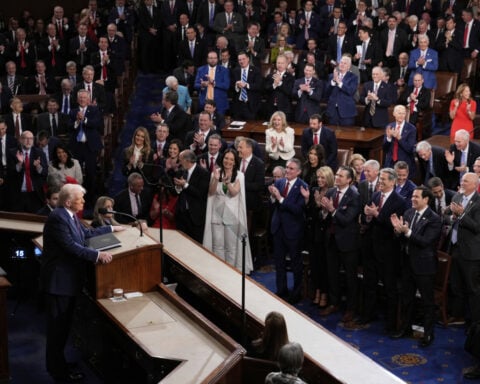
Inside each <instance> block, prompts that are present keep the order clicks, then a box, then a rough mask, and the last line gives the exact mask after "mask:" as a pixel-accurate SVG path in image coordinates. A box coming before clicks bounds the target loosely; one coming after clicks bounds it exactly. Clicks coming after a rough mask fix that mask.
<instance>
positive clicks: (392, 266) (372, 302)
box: [362, 191, 407, 331]
mask: <svg viewBox="0 0 480 384" xmlns="http://www.w3.org/2000/svg"><path fill="white" fill-rule="evenodd" d="M380 198H381V192H375V193H374V194H373V196H372V199H371V201H370V202H369V203H368V204H369V205H370V204H371V203H373V204H375V205H376V206H377V207H378V206H379V204H380ZM406 207H407V204H406V202H405V200H404V199H403V197H401V196H400V195H398V194H397V193H396V192H395V191H392V192H391V194H390V196H389V197H388V199H386V201H384V202H383V205H382V208H381V209H380V213H379V215H378V217H376V218H375V217H373V218H372V219H371V221H370V222H369V226H370V227H371V231H372V232H371V234H372V244H373V253H367V254H364V255H363V257H364V259H363V273H364V307H363V314H362V318H363V319H364V320H365V321H368V320H371V319H372V318H373V317H374V314H375V309H376V303H377V284H378V280H379V279H381V280H382V281H383V283H384V289H385V295H386V303H387V311H386V328H387V331H394V330H395V329H396V319H397V302H398V291H397V281H398V278H399V269H400V262H399V261H400V243H399V239H398V238H397V237H396V236H395V234H394V232H393V227H392V224H391V222H390V216H391V215H392V214H394V213H395V214H396V215H397V216H399V217H400V216H403V213H404V211H405V209H406ZM367 222H368V219H367Z"/></svg>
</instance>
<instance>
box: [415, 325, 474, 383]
mask: <svg viewBox="0 0 480 384" xmlns="http://www.w3.org/2000/svg"><path fill="white" fill-rule="evenodd" d="M433 339H435V336H433V334H431V335H426V336H423V337H422V338H421V339H420V341H419V342H418V345H419V346H420V347H422V348H426V347H428V346H429V345H430V344H432V343H433ZM479 377H480V376H479Z"/></svg>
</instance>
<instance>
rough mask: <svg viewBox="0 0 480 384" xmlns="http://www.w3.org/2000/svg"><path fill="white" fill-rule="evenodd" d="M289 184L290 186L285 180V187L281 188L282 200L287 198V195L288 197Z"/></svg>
mask: <svg viewBox="0 0 480 384" xmlns="http://www.w3.org/2000/svg"><path fill="white" fill-rule="evenodd" d="M289 184H290V183H289V182H288V180H286V182H285V187H284V188H283V192H282V196H283V198H285V197H287V195H288V185H289Z"/></svg>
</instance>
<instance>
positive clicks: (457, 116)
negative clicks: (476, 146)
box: [450, 83, 477, 143]
mask: <svg viewBox="0 0 480 384" xmlns="http://www.w3.org/2000/svg"><path fill="white" fill-rule="evenodd" d="M476 111H477V103H476V102H475V100H472V92H471V91H470V87H469V86H468V85H467V84H465V83H464V84H460V85H459V86H458V88H457V92H455V97H454V98H453V99H452V101H451V102H450V118H451V119H452V128H451V129H450V142H451V143H453V142H454V140H455V133H456V132H457V131H458V130H459V129H465V130H466V131H468V132H469V133H470V139H473V120H474V119H475V113H476Z"/></svg>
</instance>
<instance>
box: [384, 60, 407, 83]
mask: <svg viewBox="0 0 480 384" xmlns="http://www.w3.org/2000/svg"><path fill="white" fill-rule="evenodd" d="M410 72H411V71H410V69H408V64H407V65H406V66H405V69H404V71H403V73H402V70H401V68H400V66H399V65H396V66H395V67H393V68H392V75H391V76H390V80H389V82H390V83H396V82H397V81H398V80H399V79H402V80H403V81H404V82H405V84H407V83H408V79H409V78H410ZM402 75H403V76H402Z"/></svg>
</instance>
